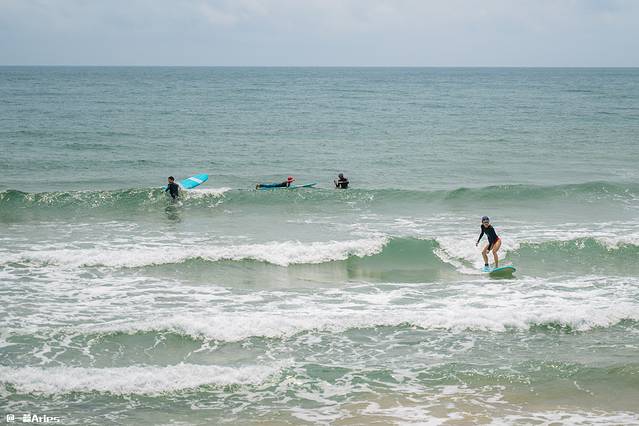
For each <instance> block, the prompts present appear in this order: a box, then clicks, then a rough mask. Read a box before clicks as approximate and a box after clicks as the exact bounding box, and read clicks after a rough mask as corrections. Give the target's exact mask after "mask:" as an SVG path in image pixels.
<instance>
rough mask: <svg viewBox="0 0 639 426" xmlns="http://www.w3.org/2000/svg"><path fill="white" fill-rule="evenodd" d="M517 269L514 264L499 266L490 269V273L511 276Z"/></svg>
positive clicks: (492, 275)
mask: <svg viewBox="0 0 639 426" xmlns="http://www.w3.org/2000/svg"><path fill="white" fill-rule="evenodd" d="M515 271H517V269H515V267H514V266H500V267H499V268H493V269H491V270H490V271H488V275H490V276H491V277H511V276H512V275H513V274H514V273H515Z"/></svg>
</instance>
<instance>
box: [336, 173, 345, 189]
mask: <svg viewBox="0 0 639 426" xmlns="http://www.w3.org/2000/svg"><path fill="white" fill-rule="evenodd" d="M333 182H334V183H335V188H339V189H347V188H348V179H346V178H345V177H344V173H340V174H339V175H338V176H337V180H334V181H333Z"/></svg>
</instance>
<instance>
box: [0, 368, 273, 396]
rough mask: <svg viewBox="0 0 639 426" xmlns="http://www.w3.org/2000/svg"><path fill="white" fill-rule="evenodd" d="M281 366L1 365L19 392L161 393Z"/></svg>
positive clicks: (254, 376)
mask: <svg viewBox="0 0 639 426" xmlns="http://www.w3.org/2000/svg"><path fill="white" fill-rule="evenodd" d="M280 368H281V366H258V365H254V366H244V367H236V368H235V367H223V366H215V365H197V364H184V363H181V364H177V365H172V366H166V367H155V366H131V367H121V368H81V367H53V368H39V367H21V368H12V367H0V381H2V382H4V383H8V384H11V385H12V386H14V387H15V388H16V389H17V390H18V392H20V393H31V392H36V393H44V394H56V393H68V392H110V393H113V394H118V395H120V394H158V393H162V392H174V391H181V390H185V389H193V388H197V387H199V386H204V385H213V386H225V385H235V384H239V385H251V384H259V383H262V382H264V381H265V380H266V379H267V378H268V377H269V376H271V375H273V374H275V373H276V372H277V371H278V370H279V369H280Z"/></svg>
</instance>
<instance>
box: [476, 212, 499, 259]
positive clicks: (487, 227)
mask: <svg viewBox="0 0 639 426" xmlns="http://www.w3.org/2000/svg"><path fill="white" fill-rule="evenodd" d="M484 234H486V238H488V244H487V245H486V247H484V249H483V250H482V251H481V255H482V257H483V258H484V272H490V267H489V266H488V252H489V251H491V250H492V252H493V258H494V259H495V268H498V267H499V257H498V256H497V252H498V251H499V247H501V240H500V239H499V237H498V236H497V232H495V228H493V226H492V225H491V224H490V219H489V218H488V216H484V217H482V218H481V234H479V239H478V240H477V243H476V244H475V246H478V245H479V242H480V241H481V239H482V237H483V236H484Z"/></svg>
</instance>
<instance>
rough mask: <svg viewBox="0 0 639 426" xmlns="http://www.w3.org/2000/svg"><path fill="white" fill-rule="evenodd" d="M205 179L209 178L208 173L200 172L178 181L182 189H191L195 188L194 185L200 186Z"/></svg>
mask: <svg viewBox="0 0 639 426" xmlns="http://www.w3.org/2000/svg"><path fill="white" fill-rule="evenodd" d="M207 180H209V175H207V174H204V173H202V174H199V175H195V176H191V177H190V178H186V179H184V180H183V181H182V182H180V186H181V187H182V188H184V189H192V188H195V187H196V186H200V185H201V184H203V183H204V182H206V181H207Z"/></svg>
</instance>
